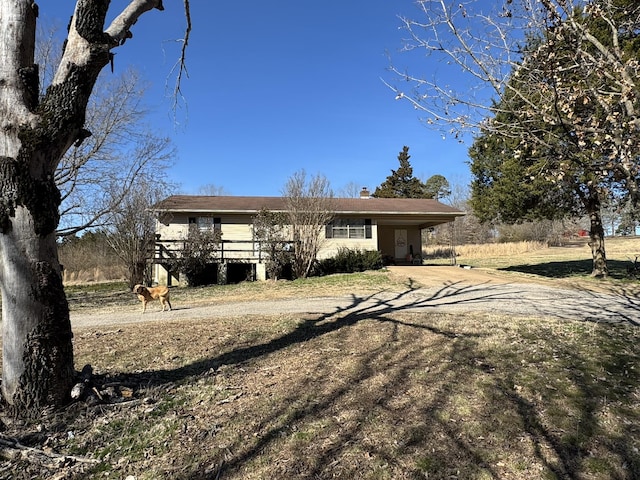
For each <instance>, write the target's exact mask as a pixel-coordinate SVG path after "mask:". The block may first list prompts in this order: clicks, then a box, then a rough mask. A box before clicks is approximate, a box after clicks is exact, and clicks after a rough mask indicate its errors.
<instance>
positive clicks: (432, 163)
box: [40, 0, 470, 195]
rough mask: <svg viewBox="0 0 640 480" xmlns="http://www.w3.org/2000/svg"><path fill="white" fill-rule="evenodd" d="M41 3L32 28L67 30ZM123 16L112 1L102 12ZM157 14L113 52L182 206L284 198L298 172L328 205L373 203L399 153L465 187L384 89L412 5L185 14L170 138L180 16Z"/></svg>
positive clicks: (398, 59) (406, 1) (298, 1)
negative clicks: (326, 191)
mask: <svg viewBox="0 0 640 480" xmlns="http://www.w3.org/2000/svg"><path fill="white" fill-rule="evenodd" d="M48 3H53V4H54V5H53V6H48V5H46V4H43V5H41V6H40V12H41V18H42V17H44V18H46V19H47V20H54V21H55V20H58V21H59V22H60V24H62V25H66V24H67V22H68V18H69V17H70V15H71V13H72V8H73V4H74V3H75V2H71V1H65V2H48ZM126 3H127V2H126V1H125V0H113V1H112V2H111V10H112V11H113V12H116V11H117V10H118V9H119V8H122V7H123V6H124V5H125V4H126ZM164 4H165V5H164V6H165V10H164V11H163V12H160V11H152V12H149V13H147V14H145V15H144V16H143V17H142V18H141V19H140V21H139V22H138V23H137V24H136V25H135V26H134V28H133V29H132V32H133V38H132V39H130V40H128V41H127V43H126V44H125V45H124V46H122V47H120V48H118V49H116V50H115V53H116V57H115V68H116V70H119V71H124V70H126V69H127V68H128V66H130V65H133V66H135V68H136V69H137V70H139V71H140V72H141V73H142V75H143V77H144V78H145V79H146V80H147V81H149V82H151V84H152V87H151V88H150V90H149V91H148V94H147V98H146V101H147V102H148V104H149V105H151V106H152V108H153V113H152V115H151V116H150V118H149V121H150V123H151V124H152V125H153V127H154V128H156V129H157V133H158V134H161V135H167V136H169V137H170V138H171V139H172V141H173V143H174V145H175V146H176V148H177V158H176V161H175V164H174V166H173V167H172V168H171V170H170V176H171V179H172V180H173V181H174V182H176V183H178V184H179V186H180V188H179V189H180V192H181V193H187V194H190V193H197V192H198V189H199V187H200V186H202V185H206V184H215V185H217V186H219V187H222V188H224V190H225V191H226V192H227V193H229V194H232V195H280V194H281V192H282V187H283V186H284V184H285V182H286V180H287V178H289V177H290V176H291V175H292V174H293V173H294V172H296V171H298V170H300V169H304V170H306V172H307V173H308V174H316V173H320V174H323V175H325V176H326V177H327V178H328V179H329V180H330V182H331V186H332V187H333V189H334V190H335V191H337V192H339V191H340V190H341V189H342V188H344V187H345V186H346V185H347V184H349V183H351V182H353V183H355V184H357V185H358V186H367V187H369V188H370V189H373V188H375V187H376V186H377V185H379V184H380V183H382V182H383V181H384V180H385V178H386V177H387V175H389V174H390V171H391V169H396V168H397V166H398V162H397V156H398V153H399V152H400V151H401V150H402V147H403V146H404V145H407V146H409V153H410V154H411V160H410V161H411V164H412V166H413V170H414V175H416V176H417V177H419V178H422V179H426V178H428V177H430V176H431V175H435V174H440V175H444V176H445V177H447V179H449V181H450V182H451V183H453V184H466V183H468V181H469V178H470V175H469V169H468V166H467V164H466V161H467V149H468V146H469V145H468V144H460V143H458V142H457V141H456V140H455V139H453V138H451V139H445V140H443V138H442V135H441V134H440V133H438V132H435V131H432V130H430V129H428V128H427V127H426V126H425V124H424V123H423V122H421V121H420V117H419V113H418V112H416V111H415V110H413V109H412V108H411V107H410V105H409V104H408V103H407V102H402V101H396V100H395V99H394V96H395V95H394V94H393V92H391V90H389V89H388V88H387V87H386V86H385V85H384V83H383V82H382V80H381V78H385V79H387V80H394V81H395V79H394V78H393V77H392V76H391V74H390V73H388V72H387V70H386V69H387V67H388V66H389V63H390V62H389V59H388V55H390V56H391V57H392V58H393V62H394V64H396V66H404V65H405V63H406V62H404V61H403V56H402V54H401V53H400V52H399V50H400V49H401V47H402V44H403V43H402V38H403V31H402V30H401V29H400V28H399V27H400V20H399V19H398V15H406V16H416V15H418V13H417V10H416V6H415V5H414V2H413V0H368V1H365V0H346V1H345V0H324V1H322V2H311V1H305V0H274V1H271V2H265V1H254V0H247V1H242V2H240V1H237V0H231V1H229V0H226V1H223V0H221V1H210V0H192V1H191V14H192V22H193V31H192V36H191V40H190V45H189V48H188V51H187V66H188V73H189V77H188V78H186V79H184V81H183V83H182V92H183V95H184V97H185V100H186V108H183V109H181V110H180V111H179V112H178V117H177V119H178V121H179V124H178V125H176V124H175V121H174V118H173V114H172V112H171V99H170V98H168V96H170V91H167V82H168V83H169V90H170V88H171V87H172V86H173V83H172V82H173V81H172V80H171V79H169V75H170V72H171V69H172V67H173V65H174V63H175V61H176V60H177V58H178V55H179V47H180V43H179V42H178V41H177V40H178V39H180V38H182V34H183V29H184V15H183V11H182V8H183V6H182V1H181V0H165V1H164ZM406 60H407V61H409V59H408V58H407V59H406ZM412 61H414V60H412ZM425 62H428V59H425ZM407 66H409V67H411V65H407ZM427 69H428V67H427ZM420 70H425V65H422V66H421V68H420Z"/></svg>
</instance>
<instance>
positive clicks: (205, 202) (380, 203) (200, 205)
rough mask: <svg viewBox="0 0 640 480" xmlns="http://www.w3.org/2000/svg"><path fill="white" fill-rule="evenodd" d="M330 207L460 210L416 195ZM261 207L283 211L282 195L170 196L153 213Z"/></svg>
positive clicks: (382, 211) (378, 211)
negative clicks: (413, 196)
mask: <svg viewBox="0 0 640 480" xmlns="http://www.w3.org/2000/svg"><path fill="white" fill-rule="evenodd" d="M331 202H332V210H333V211H334V212H335V213H337V214H358V215H364V214H369V215H394V214H397V215H420V216H423V215H430V214H431V215H437V216H440V215H444V216H451V217H457V216H462V215H464V212H462V211H460V210H457V209H455V208H453V207H450V206H449V205H445V204H443V203H440V202H438V201H437V200H431V199H422V198H420V199H418V198H373V197H367V198H333V199H332V200H331ZM262 209H267V210H271V211H284V210H286V209H287V207H286V199H285V198H283V197H238V196H201V195H172V196H170V197H168V198H166V199H164V200H162V201H161V202H159V203H157V204H156V205H155V206H154V207H153V210H154V211H156V212H174V213H177V212H183V213H247V214H250V213H256V212H258V211H260V210H262Z"/></svg>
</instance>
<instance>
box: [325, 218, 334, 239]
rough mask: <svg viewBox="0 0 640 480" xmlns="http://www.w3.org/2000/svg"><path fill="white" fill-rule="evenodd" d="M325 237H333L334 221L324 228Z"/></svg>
mask: <svg viewBox="0 0 640 480" xmlns="http://www.w3.org/2000/svg"><path fill="white" fill-rule="evenodd" d="M324 236H325V238H333V222H329V223H327V226H326V227H325V229H324Z"/></svg>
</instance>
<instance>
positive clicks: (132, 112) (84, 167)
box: [55, 69, 174, 236]
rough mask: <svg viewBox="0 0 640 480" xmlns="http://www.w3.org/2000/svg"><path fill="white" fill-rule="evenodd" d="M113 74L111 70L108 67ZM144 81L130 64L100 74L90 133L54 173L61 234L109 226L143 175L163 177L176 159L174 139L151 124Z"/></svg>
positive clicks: (89, 111)
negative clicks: (59, 200)
mask: <svg viewBox="0 0 640 480" xmlns="http://www.w3.org/2000/svg"><path fill="white" fill-rule="evenodd" d="M108 75H111V72H108ZM144 94H145V85H144V83H143V82H142V81H141V80H140V78H139V76H138V74H137V72H136V71H135V70H133V69H128V70H126V71H125V72H123V73H122V74H120V75H118V76H117V77H115V78H109V77H106V78H105V77H104V76H103V75H101V76H100V78H99V79H98V88H96V94H95V95H93V96H92V97H91V99H90V100H89V104H88V106H87V120H86V123H85V128H86V129H87V130H88V131H90V132H91V136H89V137H88V138H86V139H85V140H84V141H83V142H78V144H74V145H73V146H72V147H71V148H70V149H69V150H68V151H67V153H66V154H65V155H64V156H63V157H62V160H61V161H60V163H59V164H58V168H57V170H56V174H55V179H56V184H57V186H58V188H59V189H60V192H61V194H62V203H61V208H60V226H59V227H58V235H59V236H62V235H73V234H76V233H77V232H79V231H81V230H84V229H86V228H89V227H92V226H104V224H105V221H107V219H108V218H109V215H110V213H111V212H113V211H115V210H118V205H119V204H120V202H122V201H124V200H125V199H126V197H127V196H129V195H131V194H132V193H134V192H132V190H133V188H134V187H135V184H136V181H137V180H138V179H139V178H141V177H146V178H153V179H155V180H159V181H162V180H163V179H164V178H166V173H165V172H166V170H167V168H168V167H169V166H170V164H171V160H172V158H173V156H174V149H173V147H172V145H171V140H170V139H169V138H166V137H161V136H158V135H156V134H155V133H154V132H153V130H152V129H151V127H150V126H149V125H147V124H146V122H145V120H146V118H145V117H146V114H147V111H146V108H145V106H144V104H143V101H142V99H143V96H144Z"/></svg>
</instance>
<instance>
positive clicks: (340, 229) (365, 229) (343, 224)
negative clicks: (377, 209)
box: [325, 218, 371, 238]
mask: <svg viewBox="0 0 640 480" xmlns="http://www.w3.org/2000/svg"><path fill="white" fill-rule="evenodd" d="M325 233H326V237H327V238H371V220H370V219H368V218H367V219H363V218H360V219H355V218H337V219H335V220H334V221H333V222H331V223H329V224H328V225H327V228H326V232H325Z"/></svg>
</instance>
